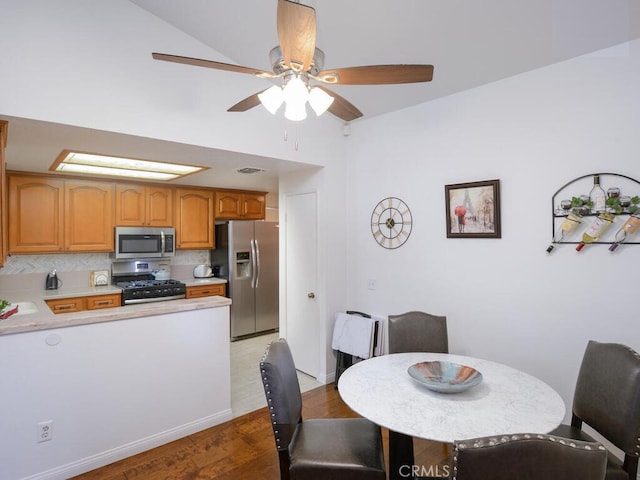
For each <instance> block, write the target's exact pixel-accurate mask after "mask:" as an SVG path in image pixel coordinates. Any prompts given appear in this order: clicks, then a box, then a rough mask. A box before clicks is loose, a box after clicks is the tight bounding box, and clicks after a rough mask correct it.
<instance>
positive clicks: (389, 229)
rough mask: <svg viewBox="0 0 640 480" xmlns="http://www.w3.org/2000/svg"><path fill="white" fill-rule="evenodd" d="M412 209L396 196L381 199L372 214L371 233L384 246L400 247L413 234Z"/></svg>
mask: <svg viewBox="0 0 640 480" xmlns="http://www.w3.org/2000/svg"><path fill="white" fill-rule="evenodd" d="M411 226H412V220H411V211H410V210H409V207H408V206H407V204H406V203H404V202H403V201H402V200H400V199H399V198H396V197H389V198H385V199H384V200H381V201H380V203H378V204H377V205H376V206H375V208H374V209H373V213H372V214H371V233H372V234H373V238H375V240H376V242H378V243H379V244H380V245H382V246H383V247H384V248H398V247H400V246H401V245H403V244H404V242H406V241H407V239H408V238H409V235H410V234H411Z"/></svg>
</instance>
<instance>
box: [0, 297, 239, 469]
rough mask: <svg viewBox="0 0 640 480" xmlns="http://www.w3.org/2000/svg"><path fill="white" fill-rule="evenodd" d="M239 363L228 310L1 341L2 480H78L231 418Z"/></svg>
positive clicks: (72, 329) (158, 316) (58, 330)
mask: <svg viewBox="0 0 640 480" xmlns="http://www.w3.org/2000/svg"><path fill="white" fill-rule="evenodd" d="M55 336H57V338H58V340H59V342H58V343H55V344H52V342H51V340H55ZM229 361H230V360H229V307H228V306H227V307H219V308H208V309H203V310H194V311H192V312H182V313H170V314H165V315H157V316H153V317H148V318H137V319H130V320H124V321H115V322H104V323H98V324H93V325H85V326H76V327H67V328H59V329H56V330H53V331H52V330H43V331H38V332H31V333H20V334H15V335H3V336H0V392H2V395H0V431H1V432H2V434H1V437H0V478H2V479H18V478H30V479H36V478H39V479H45V478H46V479H51V480H53V479H65V478H70V477H71V476H73V475H77V474H79V473H82V472H86V471H89V470H92V469H94V468H97V467H99V466H102V465H106V464H108V463H111V462H114V461H116V460H119V459H121V458H124V457H127V456H130V455H133V454H136V453H139V452H141V451H144V450H148V449H150V448H153V447H156V446H158V445H162V444H164V443H168V442H170V441H172V440H175V439H177V438H180V437H183V436H185V435H189V434H191V433H194V432H197V431H200V430H203V429H205V428H208V427H211V426H212V425H216V424H219V423H222V422H225V421H227V420H229V419H231V391H230V365H229ZM48 420H53V436H52V439H51V440H50V441H47V442H43V443H37V441H36V439H37V427H36V425H37V424H38V423H39V422H44V421H48Z"/></svg>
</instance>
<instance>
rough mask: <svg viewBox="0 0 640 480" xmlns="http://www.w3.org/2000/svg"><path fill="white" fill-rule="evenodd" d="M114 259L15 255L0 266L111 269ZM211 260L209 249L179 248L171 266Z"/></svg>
mask: <svg viewBox="0 0 640 480" xmlns="http://www.w3.org/2000/svg"><path fill="white" fill-rule="evenodd" d="M112 261H113V259H112V258H110V257H109V254H108V253H74V254H65V253H60V254H51V255H13V256H10V257H9V258H7V263H6V264H5V265H4V267H2V268H0V275H18V274H30V273H42V274H46V273H48V272H50V271H51V270H52V269H55V270H56V271H57V272H58V273H64V272H86V271H91V270H110V269H111V262H112ZM209 261H210V260H209V250H178V251H177V252H176V255H175V256H174V257H172V258H171V266H172V267H173V266H178V265H191V266H192V265H198V264H201V263H209Z"/></svg>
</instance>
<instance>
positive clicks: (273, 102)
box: [258, 85, 284, 115]
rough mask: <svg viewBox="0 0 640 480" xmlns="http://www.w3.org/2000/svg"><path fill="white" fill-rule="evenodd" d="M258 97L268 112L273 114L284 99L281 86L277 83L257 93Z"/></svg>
mask: <svg viewBox="0 0 640 480" xmlns="http://www.w3.org/2000/svg"><path fill="white" fill-rule="evenodd" d="M258 98H259V99H260V102H261V103H262V105H264V108H266V109H267V110H269V112H270V113H271V114H274V115H275V113H276V112H277V111H278V109H279V108H280V105H282V102H283V101H284V95H283V94H282V88H281V87H279V86H278V85H274V86H273V87H270V88H267V89H266V90H265V91H264V92H262V93H259V94H258Z"/></svg>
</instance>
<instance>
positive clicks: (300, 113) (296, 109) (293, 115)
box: [284, 102, 307, 122]
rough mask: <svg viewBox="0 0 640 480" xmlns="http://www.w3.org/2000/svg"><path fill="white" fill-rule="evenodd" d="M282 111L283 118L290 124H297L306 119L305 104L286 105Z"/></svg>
mask: <svg viewBox="0 0 640 480" xmlns="http://www.w3.org/2000/svg"><path fill="white" fill-rule="evenodd" d="M286 105H287V107H286V108H285V110H284V117H285V118H286V119H287V120H291V121H292V122H299V121H300V120H304V119H305V118H307V108H306V102H303V103H287V104H286Z"/></svg>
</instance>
